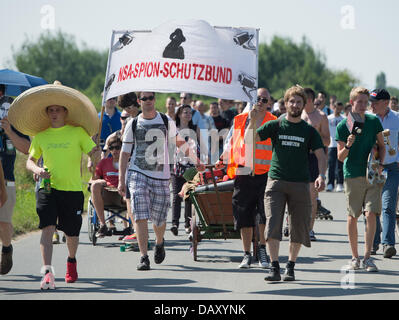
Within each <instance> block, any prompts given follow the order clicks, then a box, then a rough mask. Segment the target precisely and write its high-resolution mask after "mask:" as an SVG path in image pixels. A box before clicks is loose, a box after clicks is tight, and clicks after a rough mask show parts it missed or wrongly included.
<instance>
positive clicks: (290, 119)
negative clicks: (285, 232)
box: [245, 86, 326, 281]
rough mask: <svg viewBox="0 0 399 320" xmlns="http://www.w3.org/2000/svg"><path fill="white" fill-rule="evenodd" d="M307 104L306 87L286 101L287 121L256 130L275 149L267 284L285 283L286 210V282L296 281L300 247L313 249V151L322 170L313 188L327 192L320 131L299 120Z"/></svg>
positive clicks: (268, 202)
mask: <svg viewBox="0 0 399 320" xmlns="http://www.w3.org/2000/svg"><path fill="white" fill-rule="evenodd" d="M306 101H307V95H306V93H305V90H304V89H303V88H302V87H300V86H294V87H291V88H289V89H288V90H287V91H286V92H285V95H284V102H285V105H286V108H287V115H286V117H285V118H280V119H278V120H274V121H269V122H267V123H265V124H264V125H263V126H261V127H260V128H259V129H257V134H256V141H263V140H266V139H268V138H271V140H272V146H273V154H272V161H271V167H270V170H269V178H268V182H267V186H266V193H265V211H266V218H267V224H266V231H265V238H266V241H267V247H268V249H269V253H270V259H271V267H270V274H269V276H267V277H266V278H265V280H266V281H279V280H281V275H280V264H279V246H280V241H281V240H282V228H283V218H284V213H285V207H286V205H287V206H288V211H289V219H290V223H289V225H290V245H289V257H288V258H289V261H288V263H287V267H286V270H285V276H284V280H285V281H293V280H295V274H294V266H295V262H296V259H297V256H298V254H299V250H300V248H301V245H305V246H306V247H310V237H309V232H310V228H309V227H310V219H311V200H310V192H309V186H308V183H309V165H308V154H309V149H311V150H312V151H313V152H314V153H315V155H316V157H317V160H318V165H319V172H320V174H319V176H318V177H317V178H316V180H315V188H316V190H317V191H322V190H323V189H324V186H325V181H324V180H325V178H324V174H325V171H326V155H325V153H324V148H323V142H322V140H321V137H320V134H319V133H318V132H317V130H316V129H315V128H313V127H312V126H311V125H309V124H308V123H306V122H305V121H304V120H302V119H301V114H302V110H303V109H304V107H305V104H306ZM258 114H259V112H258V111H257V110H256V109H253V110H251V112H250V115H249V116H250V119H251V120H250V124H249V126H248V128H247V130H246V133H245V139H248V138H250V137H251V134H252V133H251V131H252V130H254V128H255V124H256V121H257V119H258Z"/></svg>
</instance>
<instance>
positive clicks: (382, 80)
mask: <svg viewBox="0 0 399 320" xmlns="http://www.w3.org/2000/svg"><path fill="white" fill-rule="evenodd" d="M375 87H376V88H378V89H386V88H387V79H386V76H385V73H384V72H380V73H379V74H378V75H377V77H376V79H375Z"/></svg>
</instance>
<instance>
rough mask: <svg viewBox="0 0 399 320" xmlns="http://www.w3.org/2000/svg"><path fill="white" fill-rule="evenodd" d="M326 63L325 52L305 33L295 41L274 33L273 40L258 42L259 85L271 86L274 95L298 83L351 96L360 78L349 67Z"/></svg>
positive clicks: (329, 92) (342, 96)
mask: <svg viewBox="0 0 399 320" xmlns="http://www.w3.org/2000/svg"><path fill="white" fill-rule="evenodd" d="M326 63H327V62H326V58H325V56H324V55H323V54H322V53H320V52H318V51H315V50H314V49H313V47H312V46H311V45H310V44H309V43H308V41H307V39H306V38H305V37H304V38H303V39H302V41H301V43H300V44H296V43H294V42H293V41H292V40H291V39H289V38H282V37H278V36H274V37H273V38H272V40H271V42H270V44H267V43H261V44H260V45H259V81H258V86H259V87H266V88H268V89H269V90H270V92H271V94H272V95H273V97H274V98H280V97H282V96H283V95H284V92H285V90H286V89H287V88H289V87H291V86H293V85H295V84H299V85H301V86H303V87H311V88H312V89H313V90H314V91H316V92H317V91H321V90H322V91H325V92H327V94H335V95H336V96H337V97H338V99H340V100H343V101H346V100H348V97H349V93H350V90H351V88H352V87H353V86H354V85H355V84H356V83H357V82H358V80H357V79H355V78H354V77H353V76H352V75H351V74H350V72H349V71H348V70H337V71H333V70H329V69H328V68H327V65H326Z"/></svg>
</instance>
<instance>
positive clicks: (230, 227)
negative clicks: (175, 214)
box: [190, 165, 258, 261]
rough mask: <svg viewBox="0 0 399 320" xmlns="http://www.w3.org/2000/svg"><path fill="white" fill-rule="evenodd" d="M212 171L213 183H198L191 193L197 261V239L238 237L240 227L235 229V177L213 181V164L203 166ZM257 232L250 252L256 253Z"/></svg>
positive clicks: (193, 242)
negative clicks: (217, 181)
mask: <svg viewBox="0 0 399 320" xmlns="http://www.w3.org/2000/svg"><path fill="white" fill-rule="evenodd" d="M206 167H207V169H208V170H210V172H211V175H212V183H210V184H206V185H204V186H200V187H197V188H196V190H195V191H193V192H191V193H190V199H191V201H192V203H193V206H194V209H195V210H193V212H192V219H191V231H192V232H191V236H190V240H191V253H192V255H193V259H194V261H197V251H198V243H199V242H201V241H202V239H209V240H210V239H225V240H226V239H240V238H241V236H240V231H239V230H235V229H234V217H233V206H232V196H233V188H234V181H233V180H230V181H226V182H219V183H216V180H215V175H214V172H213V168H214V166H211V165H209V166H206ZM255 229H258V228H255ZM257 248H258V232H257V230H255V232H254V237H253V252H254V256H255V257H256V256H257Z"/></svg>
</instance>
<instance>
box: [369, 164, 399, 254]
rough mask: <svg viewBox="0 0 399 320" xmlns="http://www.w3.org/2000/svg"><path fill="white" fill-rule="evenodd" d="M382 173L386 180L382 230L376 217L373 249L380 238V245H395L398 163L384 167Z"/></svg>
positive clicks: (383, 197)
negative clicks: (384, 174) (385, 175)
mask: <svg viewBox="0 0 399 320" xmlns="http://www.w3.org/2000/svg"><path fill="white" fill-rule="evenodd" d="M384 171H385V172H386V173H387V180H386V182H385V185H384V188H383V189H382V230H381V221H380V217H377V230H376V232H375V237H374V247H377V246H378V245H379V244H380V243H381V238H382V244H387V245H391V246H394V245H395V226H396V203H397V199H398V198H397V197H398V186H399V167H398V163H397V162H394V163H390V164H388V165H385V166H384ZM381 231H382V237H381Z"/></svg>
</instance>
